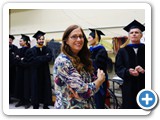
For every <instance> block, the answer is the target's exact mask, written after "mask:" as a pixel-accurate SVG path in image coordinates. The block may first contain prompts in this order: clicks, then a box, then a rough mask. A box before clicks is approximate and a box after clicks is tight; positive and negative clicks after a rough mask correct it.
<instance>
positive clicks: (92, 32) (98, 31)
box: [89, 28, 105, 40]
mask: <svg viewBox="0 0 160 120" xmlns="http://www.w3.org/2000/svg"><path fill="white" fill-rule="evenodd" d="M89 30H91V33H90V34H89V35H90V36H92V37H93V38H95V34H96V32H97V35H98V38H99V40H100V39H101V35H105V34H104V33H103V32H102V31H100V30H96V29H91V28H89Z"/></svg>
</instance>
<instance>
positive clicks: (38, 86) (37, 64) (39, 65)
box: [26, 31, 52, 109]
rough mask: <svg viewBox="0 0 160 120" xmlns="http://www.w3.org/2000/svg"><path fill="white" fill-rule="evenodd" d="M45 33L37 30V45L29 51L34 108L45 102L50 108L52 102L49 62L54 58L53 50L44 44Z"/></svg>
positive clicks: (27, 56) (45, 105) (44, 106)
mask: <svg viewBox="0 0 160 120" xmlns="http://www.w3.org/2000/svg"><path fill="white" fill-rule="evenodd" d="M44 35H45V33H44V32H42V31H37V33H35V34H34V36H33V37H34V38H36V40H37V45H36V46H34V47H32V48H31V49H30V50H28V51H27V55H26V59H27V60H28V61H30V63H29V66H30V71H31V76H30V77H31V102H32V105H33V109H39V104H40V103H42V104H43V108H44V109H49V107H48V105H51V104H52V92H51V79H50V70H49V62H50V61H51V59H52V53H51V50H50V49H49V48H48V47H46V46H44V45H43V44H44V39H45V38H44Z"/></svg>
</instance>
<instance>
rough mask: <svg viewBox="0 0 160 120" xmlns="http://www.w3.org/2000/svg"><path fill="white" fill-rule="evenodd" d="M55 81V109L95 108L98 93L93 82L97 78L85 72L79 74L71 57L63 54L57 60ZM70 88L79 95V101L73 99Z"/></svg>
mask: <svg viewBox="0 0 160 120" xmlns="http://www.w3.org/2000/svg"><path fill="white" fill-rule="evenodd" d="M53 79H54V85H55V93H56V102H55V105H54V108H55V109H94V108H95V103H94V99H93V95H94V94H95V92H96V86H95V83H93V81H94V80H95V79H96V77H95V76H94V75H92V76H91V75H90V74H89V73H87V72H86V71H85V70H83V71H82V72H80V73H79V72H78V71H77V70H76V68H75V67H73V64H72V62H71V61H70V59H69V57H67V56H66V55H65V54H63V53H61V54H60V55H59V56H58V57H57V58H56V60H55V63H54V68H53ZM68 86H69V87H71V88H72V89H73V90H74V91H75V92H77V93H78V95H79V96H80V98H79V99H77V98H75V97H71V94H72V93H71V92H70V90H69V88H68Z"/></svg>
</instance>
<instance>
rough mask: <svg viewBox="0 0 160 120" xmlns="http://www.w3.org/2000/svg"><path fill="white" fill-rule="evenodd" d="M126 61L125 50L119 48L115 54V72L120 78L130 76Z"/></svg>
mask: <svg viewBox="0 0 160 120" xmlns="http://www.w3.org/2000/svg"><path fill="white" fill-rule="evenodd" d="M128 62H129V61H128V57H127V52H126V51H125V50H124V49H119V51H118V53H117V55H116V61H115V72H116V74H117V75H118V76H119V77H120V78H122V79H127V78H128V77H129V76H130V74H129V68H128V65H127V63H128Z"/></svg>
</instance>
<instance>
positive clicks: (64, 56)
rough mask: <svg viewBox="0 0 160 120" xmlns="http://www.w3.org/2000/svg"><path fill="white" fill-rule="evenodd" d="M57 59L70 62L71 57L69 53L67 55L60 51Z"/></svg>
mask: <svg viewBox="0 0 160 120" xmlns="http://www.w3.org/2000/svg"><path fill="white" fill-rule="evenodd" d="M56 61H61V62H69V61H70V59H69V57H68V56H67V55H65V54H64V53H60V54H59V55H58V57H57V58H56Z"/></svg>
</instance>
